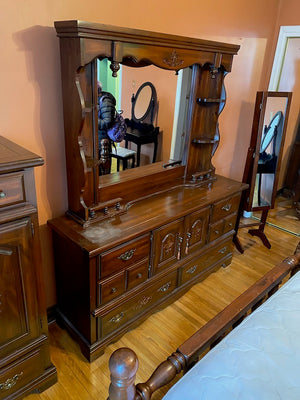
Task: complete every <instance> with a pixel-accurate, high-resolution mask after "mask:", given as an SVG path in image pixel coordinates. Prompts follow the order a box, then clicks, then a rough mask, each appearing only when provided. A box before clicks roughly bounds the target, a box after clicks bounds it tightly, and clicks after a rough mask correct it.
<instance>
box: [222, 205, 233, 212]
mask: <svg viewBox="0 0 300 400" xmlns="http://www.w3.org/2000/svg"><path fill="white" fill-rule="evenodd" d="M230 209H231V204H226V205H225V206H223V207H222V210H223V211H229V210H230Z"/></svg>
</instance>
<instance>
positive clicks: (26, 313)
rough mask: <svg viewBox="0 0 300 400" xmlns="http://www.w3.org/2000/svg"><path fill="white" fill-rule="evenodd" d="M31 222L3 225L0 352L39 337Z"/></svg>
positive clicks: (0, 241)
mask: <svg viewBox="0 0 300 400" xmlns="http://www.w3.org/2000/svg"><path fill="white" fill-rule="evenodd" d="M31 251H32V234H31V220H30V218H24V219H22V220H18V221H15V222H12V223H7V224H2V225H0V326H1V329H0V350H1V353H2V352H3V354H5V353H6V351H9V349H11V348H15V346H16V345H17V342H18V343H19V344H21V343H23V342H25V341H27V340H30V339H31V338H34V337H36V335H37V334H38V321H37V318H36V315H38V313H37V301H36V297H35V296H36V295H35V293H36V280H35V274H34V269H33V261H32V255H31Z"/></svg>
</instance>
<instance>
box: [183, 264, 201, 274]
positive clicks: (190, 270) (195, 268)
mask: <svg viewBox="0 0 300 400" xmlns="http://www.w3.org/2000/svg"><path fill="white" fill-rule="evenodd" d="M197 268H198V265H194V266H193V267H191V268H189V269H188V270H187V271H186V273H187V274H194V273H195V272H196V270H197Z"/></svg>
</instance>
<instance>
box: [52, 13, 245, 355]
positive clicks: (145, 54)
mask: <svg viewBox="0 0 300 400" xmlns="http://www.w3.org/2000/svg"><path fill="white" fill-rule="evenodd" d="M55 28H56V31H57V35H58V37H59V41H60V51H61V76H62V90H63V109H64V127H65V149H66V163H67V180H68V203H69V204H68V210H67V212H66V215H64V216H61V217H58V218H55V219H53V220H51V221H49V222H48V223H49V226H50V228H51V230H52V233H53V246H54V255H55V268H56V282H57V301H58V306H57V318H58V321H59V322H60V323H61V324H62V325H63V326H64V327H66V328H67V329H68V330H69V332H70V333H71V334H72V335H73V337H74V338H75V339H76V340H77V342H78V343H79V344H80V347H81V350H82V352H83V354H84V355H85V357H86V358H87V359H88V360H89V361H92V360H95V359H96V358H97V357H99V356H100V355H101V354H102V353H103V351H104V348H105V346H106V345H108V344H109V343H111V342H113V341H115V340H116V339H117V338H118V337H120V336H121V335H123V334H124V333H125V332H126V331H128V330H129V329H132V328H133V327H135V326H137V325H138V324H140V322H141V321H142V320H143V319H145V318H147V317H148V316H149V315H151V314H152V313H153V312H155V311H157V310H158V309H160V308H162V307H165V306H166V305H167V304H168V303H171V302H173V301H174V300H175V299H176V298H178V297H179V296H181V295H182V294H183V293H184V292H186V291H187V290H188V289H189V288H190V287H191V286H192V285H194V284H195V283H197V282H199V281H200V280H202V279H203V278H204V277H206V276H207V275H208V274H210V273H211V272H213V271H215V270H216V269H217V268H220V267H225V266H227V265H228V264H230V262H231V258H232V248H233V242H232V239H233V234H234V232H235V231H234V227H235V223H236V218H237V211H238V207H239V203H240V197H241V193H242V191H243V190H244V189H246V187H247V185H246V184H243V183H240V182H236V181H233V180H231V179H227V178H224V177H222V176H217V175H216V174H215V169H214V167H213V165H212V162H211V158H212V155H213V152H214V150H215V149H216V147H217V144H218V140H219V138H218V116H219V112H220V110H221V109H222V108H223V106H224V103H225V98H224V93H225V91H224V87H223V81H224V76H225V75H226V74H227V73H229V72H230V70H231V65H232V61H233V56H234V55H235V54H237V51H238V49H239V46H237V45H232V44H226V43H218V42H212V41H206V40H200V39H193V38H186V37H179V36H173V35H167V34H161V33H153V32H147V31H141V30H135V29H126V28H119V27H113V26H108V25H102V24H93V23H87V22H82V21H59V22H55ZM104 58H107V59H108V60H109V61H110V63H111V70H112V73H113V75H117V72H118V70H119V68H120V64H123V65H126V66H131V67H135V68H139V67H144V66H148V65H155V66H156V67H158V68H162V69H165V70H170V71H173V73H177V72H178V71H179V70H180V69H183V68H191V69H192V80H191V84H190V85H191V87H190V97H189V106H188V114H187V121H188V123H187V127H186V129H187V135H186V143H185V149H184V153H183V155H182V159H181V160H180V162H178V160H176V161H175V162H173V161H170V160H167V161H159V162H156V163H151V164H149V165H144V166H140V167H138V168H133V169H126V170H124V171H119V172H116V173H113V174H108V175H103V176H99V168H98V166H99V159H98V149H99V143H98V135H97V107H96V105H97V60H102V59H104ZM149 78H150V77H149ZM149 80H151V79H149Z"/></svg>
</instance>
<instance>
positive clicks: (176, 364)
mask: <svg viewBox="0 0 300 400" xmlns="http://www.w3.org/2000/svg"><path fill="white" fill-rule="evenodd" d="M185 365H186V361H185V358H184V356H183V355H182V354H181V353H179V352H176V353H173V354H172V355H171V356H170V357H168V358H167V360H166V361H164V362H162V363H161V364H160V365H159V366H158V367H157V368H156V370H155V371H154V372H153V374H152V375H151V377H150V378H149V379H148V380H147V382H145V383H139V384H137V385H136V388H137V393H138V394H139V395H140V397H138V399H143V400H150V399H151V396H152V394H153V393H154V392H155V391H156V390H157V389H159V388H161V387H163V386H164V385H166V384H168V383H170V382H171V381H172V380H173V379H174V378H175V376H176V375H177V374H179V373H180V372H181V371H183V370H184V368H185Z"/></svg>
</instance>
